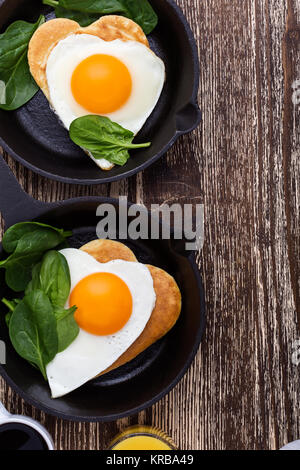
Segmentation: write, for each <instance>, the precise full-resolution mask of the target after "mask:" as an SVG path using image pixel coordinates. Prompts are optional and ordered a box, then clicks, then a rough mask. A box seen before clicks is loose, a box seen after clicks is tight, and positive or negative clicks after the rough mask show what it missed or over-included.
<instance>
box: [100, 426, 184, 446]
mask: <svg viewBox="0 0 300 470" xmlns="http://www.w3.org/2000/svg"><path fill="white" fill-rule="evenodd" d="M109 450H177V448H176V445H175V444H174V442H173V441H172V439H171V438H170V437H169V436H167V434H166V433H164V432H163V431H160V430H159V429H157V428H154V427H151V426H132V427H130V428H128V429H126V430H125V431H123V432H122V433H121V434H119V435H118V436H117V437H115V439H114V440H113V441H112V442H111V444H110V446H109Z"/></svg>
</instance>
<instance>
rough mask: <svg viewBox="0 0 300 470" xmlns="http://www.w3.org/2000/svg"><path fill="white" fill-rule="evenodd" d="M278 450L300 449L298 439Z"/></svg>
mask: <svg viewBox="0 0 300 470" xmlns="http://www.w3.org/2000/svg"><path fill="white" fill-rule="evenodd" d="M280 450H300V441H294V442H291V443H290V444H287V445H286V446H284V447H282V448H281V449H280Z"/></svg>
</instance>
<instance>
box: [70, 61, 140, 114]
mask: <svg viewBox="0 0 300 470" xmlns="http://www.w3.org/2000/svg"><path fill="white" fill-rule="evenodd" d="M71 89H72V93H73V96H74V98H75V100H76V101H77V103H79V104H80V105H81V106H82V107H83V108H85V109H86V110H88V111H90V112H91V113H94V114H109V113H112V112H114V111H116V110H118V109H120V108H121V107H122V106H123V105H124V104H125V103H126V101H127V100H128V98H129V97H130V95H131V90H132V79H131V75H130V73H129V70H128V68H127V67H126V65H125V64H123V62H121V61H120V60H119V59H117V58H116V57H113V56H110V55H106V54H96V55H92V56H90V57H87V58H86V59H84V60H83V61H82V62H81V63H80V64H79V65H78V66H77V67H76V69H75V70H74V72H73V75H72V78H71Z"/></svg>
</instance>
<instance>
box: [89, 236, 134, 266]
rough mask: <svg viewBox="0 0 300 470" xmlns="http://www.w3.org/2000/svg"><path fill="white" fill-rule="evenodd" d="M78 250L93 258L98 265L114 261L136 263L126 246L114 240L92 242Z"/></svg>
mask: <svg viewBox="0 0 300 470" xmlns="http://www.w3.org/2000/svg"><path fill="white" fill-rule="evenodd" d="M80 249H81V250H82V251H85V252H86V253H88V254H89V255H91V256H93V257H94V258H95V259H96V260H97V261H99V263H108V262H109V261H112V260H114V259H121V260H123V261H132V262H137V259H136V257H135V255H134V253H133V252H132V251H131V250H130V249H129V248H128V247H127V246H126V245H124V244H123V243H120V242H116V241H114V240H93V241H91V242H90V243H87V244H86V245H84V246H82V247H81V248H80Z"/></svg>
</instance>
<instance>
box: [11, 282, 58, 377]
mask: <svg viewBox="0 0 300 470" xmlns="http://www.w3.org/2000/svg"><path fill="white" fill-rule="evenodd" d="M9 336H10V339H11V342H12V344H13V346H14V348H15V350H16V351H17V353H18V354H19V355H20V356H21V357H23V358H24V359H26V360H27V361H29V362H30V363H31V364H34V365H36V366H37V367H38V368H39V369H40V371H41V372H42V374H43V376H44V378H45V379H46V380H47V375H46V366H47V364H48V363H49V362H50V361H52V359H53V358H54V357H55V355H56V354H57V351H58V335H57V322H56V318H55V315H54V311H53V307H52V305H51V302H50V300H49V298H48V297H47V295H46V294H45V293H44V292H43V291H41V290H35V291H33V292H31V293H29V294H28V295H26V296H25V297H24V299H23V300H22V301H21V302H20V303H19V304H18V305H17V306H16V308H15V309H14V311H13V314H12V316H11V318H10V321H9Z"/></svg>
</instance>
